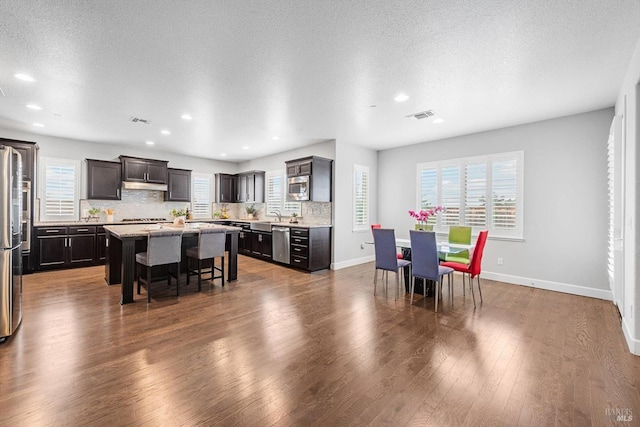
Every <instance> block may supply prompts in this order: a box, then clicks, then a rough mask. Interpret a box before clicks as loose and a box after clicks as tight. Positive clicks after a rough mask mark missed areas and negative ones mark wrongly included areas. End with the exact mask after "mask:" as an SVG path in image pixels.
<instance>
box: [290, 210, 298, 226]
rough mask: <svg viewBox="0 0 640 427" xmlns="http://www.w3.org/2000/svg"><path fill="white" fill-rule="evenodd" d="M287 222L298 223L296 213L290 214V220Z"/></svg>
mask: <svg viewBox="0 0 640 427" xmlns="http://www.w3.org/2000/svg"><path fill="white" fill-rule="evenodd" d="M289 222H290V223H291V224H297V223H298V214H297V213H295V212H293V213H292V214H291V219H290V220H289Z"/></svg>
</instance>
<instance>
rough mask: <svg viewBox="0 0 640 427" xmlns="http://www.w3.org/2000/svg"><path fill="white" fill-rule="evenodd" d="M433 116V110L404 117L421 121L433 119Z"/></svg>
mask: <svg viewBox="0 0 640 427" xmlns="http://www.w3.org/2000/svg"><path fill="white" fill-rule="evenodd" d="M435 115H436V113H434V112H433V110H427V111H420V112H419V113H413V114H409V115H408V116H405V117H406V118H408V119H416V120H422V119H427V118H429V117H433V116H435Z"/></svg>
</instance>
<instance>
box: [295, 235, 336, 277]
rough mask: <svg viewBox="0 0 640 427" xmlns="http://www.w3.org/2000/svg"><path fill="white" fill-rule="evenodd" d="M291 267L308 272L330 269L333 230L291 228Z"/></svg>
mask: <svg viewBox="0 0 640 427" xmlns="http://www.w3.org/2000/svg"><path fill="white" fill-rule="evenodd" d="M290 239H291V240H290V245H291V246H290V250H291V266H292V267H296V268H300V269H302V270H307V271H317V270H324V269H327V268H329V266H330V265H331V228H330V227H313V228H297V227H291V235H290Z"/></svg>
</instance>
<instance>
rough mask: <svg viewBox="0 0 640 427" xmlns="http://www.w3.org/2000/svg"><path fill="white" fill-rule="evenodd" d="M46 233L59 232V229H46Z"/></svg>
mask: <svg viewBox="0 0 640 427" xmlns="http://www.w3.org/2000/svg"><path fill="white" fill-rule="evenodd" d="M46 231H47V233H59V232H60V230H46Z"/></svg>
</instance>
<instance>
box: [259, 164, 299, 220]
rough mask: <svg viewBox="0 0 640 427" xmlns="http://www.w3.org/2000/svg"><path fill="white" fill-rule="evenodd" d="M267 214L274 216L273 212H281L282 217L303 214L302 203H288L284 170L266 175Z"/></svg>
mask: <svg viewBox="0 0 640 427" xmlns="http://www.w3.org/2000/svg"><path fill="white" fill-rule="evenodd" d="M266 182H267V185H266V190H267V194H266V197H265V201H266V211H267V212H266V214H267V216H272V214H271V212H276V211H277V212H280V214H282V215H291V214H292V213H296V214H297V215H300V214H301V212H302V204H301V203H300V202H288V201H287V200H286V196H287V194H286V191H285V183H286V176H285V173H284V170H281V171H272V172H267V173H266Z"/></svg>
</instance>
